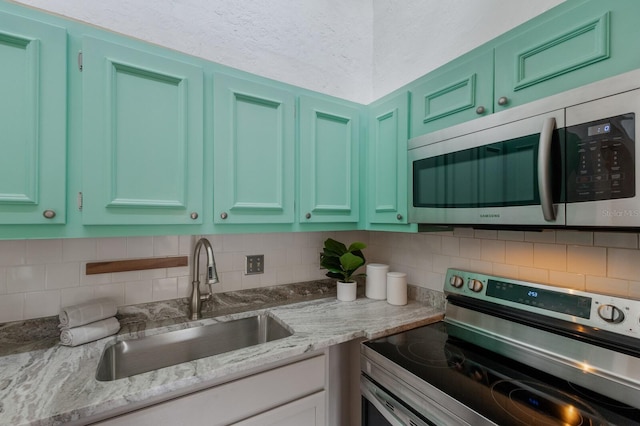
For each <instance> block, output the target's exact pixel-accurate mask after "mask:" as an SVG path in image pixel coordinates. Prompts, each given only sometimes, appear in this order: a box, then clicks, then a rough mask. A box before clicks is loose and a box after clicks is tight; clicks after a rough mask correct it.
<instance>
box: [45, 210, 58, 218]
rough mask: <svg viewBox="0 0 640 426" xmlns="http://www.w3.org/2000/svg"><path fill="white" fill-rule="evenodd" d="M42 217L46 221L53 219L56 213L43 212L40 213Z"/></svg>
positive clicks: (51, 211) (50, 211) (52, 211)
mask: <svg viewBox="0 0 640 426" xmlns="http://www.w3.org/2000/svg"><path fill="white" fill-rule="evenodd" d="M42 216H44V217H45V218H47V219H53V218H54V217H56V212H55V211H54V210H45V211H43V212H42Z"/></svg>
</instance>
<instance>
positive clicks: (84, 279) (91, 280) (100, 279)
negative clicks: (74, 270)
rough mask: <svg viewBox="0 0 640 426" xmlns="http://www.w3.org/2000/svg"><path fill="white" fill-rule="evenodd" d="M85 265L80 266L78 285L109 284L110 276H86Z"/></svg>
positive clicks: (83, 263)
mask: <svg viewBox="0 0 640 426" xmlns="http://www.w3.org/2000/svg"><path fill="white" fill-rule="evenodd" d="M86 271H87V263H86V262H82V263H81V264H80V285H101V284H109V283H110V282H111V274H110V273H108V274H91V275H87V274H86Z"/></svg>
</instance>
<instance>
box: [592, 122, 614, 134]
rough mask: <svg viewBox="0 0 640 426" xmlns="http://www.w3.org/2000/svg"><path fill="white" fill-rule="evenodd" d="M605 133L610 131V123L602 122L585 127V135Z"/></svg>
mask: <svg viewBox="0 0 640 426" xmlns="http://www.w3.org/2000/svg"><path fill="white" fill-rule="evenodd" d="M605 133H611V123H602V124H596V125H595V126H589V127H587V136H596V135H603V134H605Z"/></svg>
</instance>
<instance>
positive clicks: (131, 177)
mask: <svg viewBox="0 0 640 426" xmlns="http://www.w3.org/2000/svg"><path fill="white" fill-rule="evenodd" d="M82 52H83V71H82V77H83V94H82V100H83V124H82V125H83V139H84V140H83V177H82V181H83V197H84V200H83V214H82V217H83V223H84V224H92V225H93V224H156V225H159V224H195V223H202V206H203V162H204V158H203V76H202V70H201V68H199V67H197V66H194V65H191V64H188V63H184V62H181V61H178V60H173V59H170V58H169V57H164V56H158V55H154V54H151V53H147V52H143V51H139V50H136V49H132V48H129V47H127V46H123V45H119V44H114V43H110V42H107V41H103V40H100V39H96V38H91V37H84V38H83V40H82Z"/></svg>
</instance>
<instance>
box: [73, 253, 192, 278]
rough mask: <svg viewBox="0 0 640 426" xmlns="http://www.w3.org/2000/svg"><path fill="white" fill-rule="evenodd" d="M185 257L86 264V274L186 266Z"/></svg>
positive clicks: (186, 259)
mask: <svg viewBox="0 0 640 426" xmlns="http://www.w3.org/2000/svg"><path fill="white" fill-rule="evenodd" d="M188 264H189V258H188V257H187V256H176V257H154V258H149V259H127V260H112V261H109V262H91V263H87V269H86V274H87V275H95V274H106V273H109V272H125V271H142V270H144V269H159V268H175V267H178V266H187V265H188Z"/></svg>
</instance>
